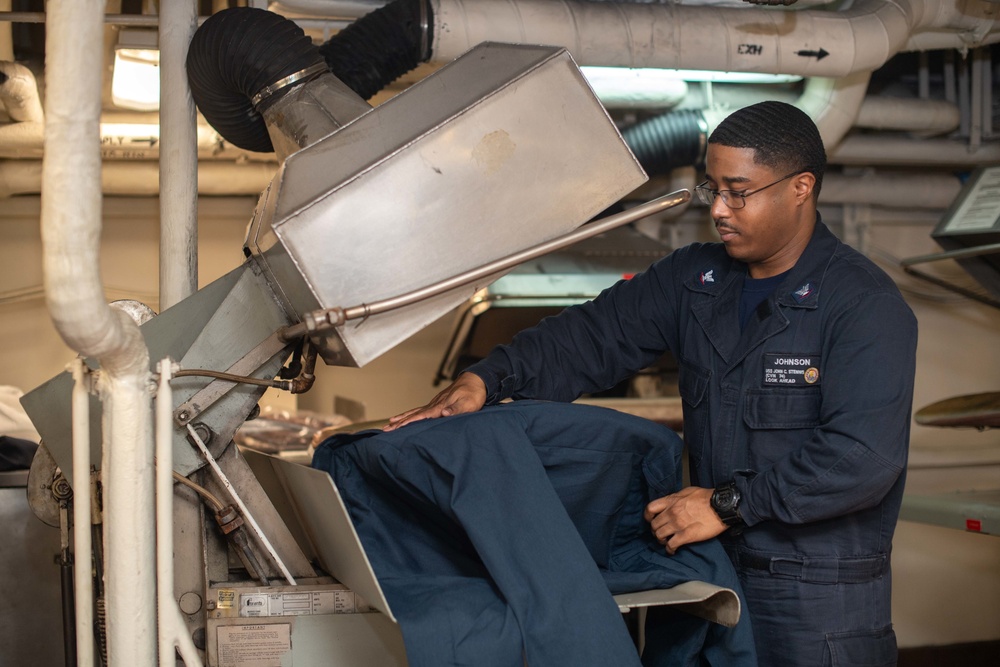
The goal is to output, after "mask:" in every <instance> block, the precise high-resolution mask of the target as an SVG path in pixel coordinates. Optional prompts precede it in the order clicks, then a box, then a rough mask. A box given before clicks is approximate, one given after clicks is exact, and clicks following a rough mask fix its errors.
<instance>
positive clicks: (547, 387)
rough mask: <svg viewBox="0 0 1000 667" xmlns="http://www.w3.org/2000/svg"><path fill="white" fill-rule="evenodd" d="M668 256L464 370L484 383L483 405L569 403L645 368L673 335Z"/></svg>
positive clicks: (663, 348)
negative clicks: (524, 400) (507, 400)
mask: <svg viewBox="0 0 1000 667" xmlns="http://www.w3.org/2000/svg"><path fill="white" fill-rule="evenodd" d="M670 262H671V257H670V256H668V257H666V258H664V259H662V260H660V261H659V262H657V263H656V264H654V265H653V266H652V267H650V268H649V269H648V270H647V271H645V272H643V273H641V274H637V275H636V276H634V277H632V278H631V279H628V280H622V281H619V282H618V283H616V284H615V285H613V286H612V287H609V288H608V289H606V290H604V291H603V292H602V293H601V294H600V295H598V296H597V297H596V298H595V299H593V300H592V301H588V302H586V303H583V304H579V305H576V306H570V307H569V308H566V309H565V310H564V311H562V312H561V313H559V314H558V315H554V316H552V317H547V318H545V319H544V320H542V321H541V322H540V323H539V324H538V325H537V326H535V327H532V328H530V329H526V330H524V331H522V332H520V333H519V334H517V335H516V336H514V338H513V340H512V341H511V343H510V344H509V345H500V346H497V347H496V348H494V349H493V350H492V351H491V352H490V354H489V355H488V356H487V357H486V358H485V359H483V360H482V361H480V362H477V363H476V364H473V365H472V366H470V367H469V368H467V369H466V370H467V371H469V372H472V373H475V374H476V375H478V376H479V377H480V378H482V380H483V382H485V384H486V391H487V400H486V402H487V404H493V403H497V402H499V401H501V400H503V399H505V398H519V399H521V398H533V399H542V400H550V401H572V400H574V399H576V398H577V397H579V396H580V395H581V394H584V393H590V392H594V391H600V390H603V389H607V388H609V387H612V386H614V385H615V384H616V383H618V382H620V381H621V380H623V379H625V378H627V377H629V376H630V375H632V374H634V373H636V372H637V371H639V370H642V369H643V368H645V367H647V366H649V364H651V363H652V362H653V361H655V360H656V359H657V358H658V357H659V356H660V355H661V354H663V352H664V351H666V350H667V349H668V348H669V340H670V335H669V332H670V331H671V330H673V331H676V325H675V324H674V321H675V312H674V308H675V306H674V305H673V303H674V300H673V299H671V298H668V294H667V293H668V292H669V291H670V290H671V289H672V286H671V285H670V283H669V280H668V278H669V276H670Z"/></svg>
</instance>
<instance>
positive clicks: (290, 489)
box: [244, 452, 396, 621]
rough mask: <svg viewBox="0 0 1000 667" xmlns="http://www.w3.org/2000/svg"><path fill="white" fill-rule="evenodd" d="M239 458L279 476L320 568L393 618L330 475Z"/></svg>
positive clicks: (273, 460)
mask: <svg viewBox="0 0 1000 667" xmlns="http://www.w3.org/2000/svg"><path fill="white" fill-rule="evenodd" d="M244 456H245V457H246V458H247V459H248V460H249V461H252V462H253V464H252V468H253V469H254V470H255V471H262V474H265V475H268V474H269V475H271V476H273V477H275V478H277V479H278V480H279V482H280V484H281V487H282V489H283V490H284V492H285V494H287V496H288V500H289V501H290V504H291V506H292V507H294V510H295V514H296V517H297V519H298V520H299V521H300V522H301V524H302V527H303V529H304V532H305V534H306V535H308V537H309V540H310V541H311V543H312V546H313V548H314V549H315V551H316V554H317V556H318V558H319V561H320V563H321V564H322V565H323V568H324V570H325V571H326V572H327V573H329V574H330V575H332V576H333V577H334V578H335V579H336V580H337V581H339V582H341V583H342V584H345V585H346V586H347V587H348V588H350V589H351V590H352V591H355V592H356V593H359V594H360V595H361V596H362V597H364V599H365V600H367V601H368V603H369V604H370V605H372V606H373V607H375V608H376V609H378V610H379V611H381V612H382V613H383V614H385V615H386V616H387V617H388V618H389V619H391V620H392V621H395V620H396V617H395V616H393V614H392V610H391V609H390V608H389V602H388V601H387V600H386V599H385V595H384V594H383V593H382V587H381V586H380V585H379V583H378V579H376V578H375V573H374V572H373V571H372V567H371V563H369V562H368V555H367V554H366V553H365V550H364V547H362V546H361V541H360V540H359V539H358V534H357V532H356V531H355V530H354V524H353V523H352V522H351V518H350V515H348V513H347V507H346V506H344V501H343V500H342V499H341V497H340V491H338V490H337V487H336V486H335V485H334V483H333V479H332V478H331V477H330V475H329V474H328V473H326V472H324V471H322V470H315V469H313V468H307V467H305V466H302V465H299V464H297V463H290V462H288V461H284V460H282V459H279V458H277V457H273V456H267V455H266V454H261V453H259V452H245V453H244ZM268 464H269V465H270V470H268ZM280 504H281V503H279V505H280Z"/></svg>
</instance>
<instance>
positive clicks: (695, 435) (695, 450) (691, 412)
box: [677, 360, 712, 467]
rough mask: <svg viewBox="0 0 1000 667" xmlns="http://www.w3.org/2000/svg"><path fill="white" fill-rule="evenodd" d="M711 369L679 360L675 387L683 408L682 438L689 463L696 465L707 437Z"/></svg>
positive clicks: (702, 452)
mask: <svg viewBox="0 0 1000 667" xmlns="http://www.w3.org/2000/svg"><path fill="white" fill-rule="evenodd" d="M711 378H712V371H710V370H708V369H707V368H702V367H700V366H695V365H693V364H689V363H686V362H684V361H683V360H682V361H680V363H679V364H678V377H677V388H678V390H679V392H680V395H681V400H682V402H683V408H684V440H685V442H686V444H687V448H688V455H689V456H690V457H691V463H692V465H693V466H694V467H697V465H698V462H699V461H701V458H702V455H703V454H704V447H705V443H706V442H707V439H708V423H709V406H708V403H709V402H708V401H707V400H706V396H707V394H708V385H709V382H710V380H711Z"/></svg>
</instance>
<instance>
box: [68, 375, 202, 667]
mask: <svg viewBox="0 0 1000 667" xmlns="http://www.w3.org/2000/svg"><path fill="white" fill-rule="evenodd" d="M174 367H175V364H174V362H173V360H171V359H170V358H169V357H167V358H165V359H161V360H160V362H159V363H158V364H157V368H158V369H159V372H160V380H159V384H158V387H157V391H156V427H155V428H156V607H157V615H158V619H157V620H158V623H157V633H158V645H159V652H160V661H159V665H160V667H176V665H177V659H176V657H175V651H174V649H175V648H176V650H177V652H179V653H180V655H181V658H182V659H183V661H184V664H185V665H187V667H195V666H196V665H197V666H198V667H201V664H202V663H201V658H200V657H199V655H198V650H197V649H196V648H195V645H194V641H193V640H192V639H191V636H190V635H189V634H188V631H187V626H186V625H185V623H184V618H183V617H182V616H181V611H180V606H179V605H178V603H177V600H175V599H174V475H173V473H174V466H173V463H174V414H173V413H174V407H173V390H172V389H171V388H170V378H171V377H173V373H174ZM84 664H90V663H84Z"/></svg>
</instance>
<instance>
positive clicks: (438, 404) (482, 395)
mask: <svg viewBox="0 0 1000 667" xmlns="http://www.w3.org/2000/svg"><path fill="white" fill-rule="evenodd" d="M485 404H486V385H485V384H484V383H483V381H482V379H481V378H480V377H479V376H478V375H476V374H474V373H462V374H461V375H459V376H458V379H456V380H455V381H454V382H452V383H451V384H450V385H448V386H447V387H446V388H445V389H444V390H443V391H442V392H441V393H439V394H438V395H437V396H435V397H434V398H433V399H431V402H430V403H428V404H427V405H425V406H423V407H421V408H413V409H412V410H407V411H406V412H403V413H401V414H398V415H396V416H395V417H390V418H389V423H388V424H387V425H386V426H385V427H383V429H382V430H383V431H394V430H396V429H397V428H399V427H400V426H406V425H407V424H409V423H410V422H415V421H420V420H421V419H434V418H436V417H449V416H451V415H460V414H463V413H466V412H476V411H477V410H479V409H480V408H482V407H483V405H485Z"/></svg>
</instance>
